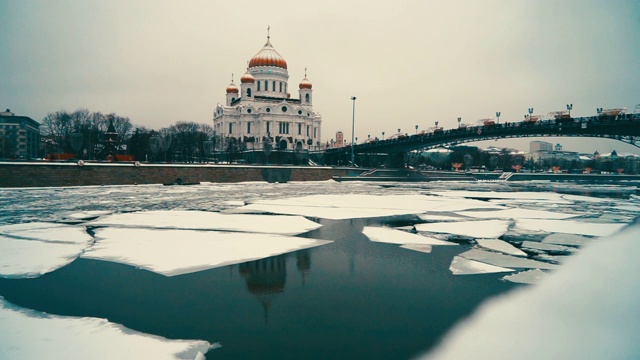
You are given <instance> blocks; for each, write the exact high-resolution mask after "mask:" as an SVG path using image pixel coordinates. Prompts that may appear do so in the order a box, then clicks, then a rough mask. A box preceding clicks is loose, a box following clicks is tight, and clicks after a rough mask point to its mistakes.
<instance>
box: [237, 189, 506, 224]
mask: <svg viewBox="0 0 640 360" xmlns="http://www.w3.org/2000/svg"><path fill="white" fill-rule="evenodd" d="M498 208H503V207H499V206H497V205H493V204H489V203H487V202H483V201H479V200H469V199H455V198H452V199H448V200H447V201H442V198H441V197H438V196H424V195H385V196H379V195H365V194H341V195H311V196H304V197H299V198H290V199H278V200H259V201H256V202H255V203H252V204H249V205H247V206H243V207H240V208H237V209H234V210H230V212H237V213H246V212H270V213H276V214H286V215H302V216H307V217H317V218H323V219H334V220H340V219H355V218H369V217H381V216H394V215H408V214H422V213H425V212H427V211H429V212H453V211H462V210H468V209H498Z"/></svg>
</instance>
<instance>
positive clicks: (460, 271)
mask: <svg viewBox="0 0 640 360" xmlns="http://www.w3.org/2000/svg"><path fill="white" fill-rule="evenodd" d="M449 270H450V271H451V273H453V275H476V274H490V273H499V272H510V271H515V270H513V269H508V268H504V267H500V266H494V265H489V264H486V263H483V262H479V261H475V260H469V259H465V258H463V257H460V256H454V257H453V260H452V261H451V265H450V266H449Z"/></svg>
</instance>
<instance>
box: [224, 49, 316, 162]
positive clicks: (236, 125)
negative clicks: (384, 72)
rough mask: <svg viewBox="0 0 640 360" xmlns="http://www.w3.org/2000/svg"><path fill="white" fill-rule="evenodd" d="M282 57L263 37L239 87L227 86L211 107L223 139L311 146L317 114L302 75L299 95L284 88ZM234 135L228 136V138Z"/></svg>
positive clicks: (285, 73)
mask: <svg viewBox="0 0 640 360" xmlns="http://www.w3.org/2000/svg"><path fill="white" fill-rule="evenodd" d="M288 80H289V72H288V70H287V62H286V61H285V60H284V58H283V57H282V56H280V54H279V53H278V52H277V51H276V50H275V49H274V48H273V46H272V45H271V42H270V40H269V36H267V43H266V44H265V45H264V47H263V48H262V49H261V50H260V51H258V53H257V54H256V55H255V56H254V57H253V58H251V60H250V61H249V66H248V68H247V72H246V73H245V74H244V75H242V77H241V78H240V83H241V85H240V88H238V87H237V86H236V85H235V84H234V83H233V78H232V79H231V84H230V85H229V86H227V89H226V93H227V95H226V102H225V104H224V105H220V104H218V106H216V108H215V110H214V111H213V128H214V130H215V131H216V134H217V135H218V136H220V137H221V139H222V140H223V142H224V141H238V142H243V143H252V145H251V146H250V147H251V148H252V149H263V147H266V146H270V145H267V144H270V143H271V142H273V143H274V146H275V148H276V149H278V150H303V149H304V150H306V149H317V148H318V147H319V145H320V137H321V133H320V130H321V124H322V118H321V116H320V114H318V113H317V112H314V111H313V90H312V84H311V82H310V81H309V80H308V79H307V74H306V70H305V77H304V79H302V81H301V82H300V84H299V85H298V95H299V98H297V99H295V98H291V94H290V93H289V90H290V89H289V83H288ZM232 138H233V139H234V140H231V139H232Z"/></svg>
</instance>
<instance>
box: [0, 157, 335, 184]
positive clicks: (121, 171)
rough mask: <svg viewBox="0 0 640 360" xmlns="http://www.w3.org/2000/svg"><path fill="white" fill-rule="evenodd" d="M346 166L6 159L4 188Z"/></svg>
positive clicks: (216, 178)
mask: <svg viewBox="0 0 640 360" xmlns="http://www.w3.org/2000/svg"><path fill="white" fill-rule="evenodd" d="M344 175H346V170H345V169H336V168H332V167H306V166H300V167H297V166H249V165H196V164H193V165H187V164H139V165H137V166H136V164H135V163H84V164H83V165H82V166H80V165H78V164H77V163H74V162H60V163H55V162H5V163H0V187H5V188H6V187H51V186H53V187H60V186H87V185H134V184H167V183H184V184H188V183H198V182H219V183H231V182H242V181H266V182H274V183H275V182H280V183H284V182H288V181H322V180H329V179H331V178H332V177H333V176H344Z"/></svg>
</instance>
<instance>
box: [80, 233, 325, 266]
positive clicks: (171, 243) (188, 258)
mask: <svg viewBox="0 0 640 360" xmlns="http://www.w3.org/2000/svg"><path fill="white" fill-rule="evenodd" d="M95 236H96V243H95V244H94V245H93V246H92V247H91V248H90V249H88V250H87V251H86V252H85V253H84V254H83V255H82V257H83V258H88V259H97V260H104V261H112V262H117V263H122V264H128V265H132V266H136V267H139V268H142V269H146V270H149V271H153V272H156V273H159V274H162V275H165V276H175V275H181V274H187V273H192V272H197V271H202V270H206V269H211V268H215V267H220V266H226V265H231V264H238V263H243V262H246V261H252V260H258V259H263V258H266V257H269V256H275V255H280V254H284V253H288V252H292V251H296V250H302V249H307V248H311V247H315V246H320V245H325V244H328V243H330V242H331V241H326V240H314V239H308V238H299V237H293V236H283V235H277V234H259V233H253V234H247V233H237V232H220V231H196V230H175V229H170V230H162V229H136V228H101V229H96V235H95Z"/></svg>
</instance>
